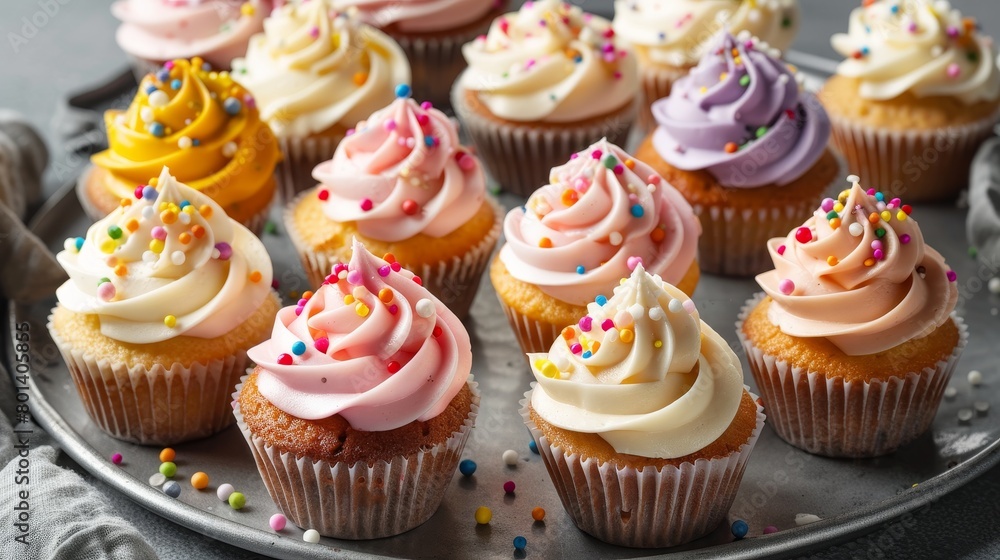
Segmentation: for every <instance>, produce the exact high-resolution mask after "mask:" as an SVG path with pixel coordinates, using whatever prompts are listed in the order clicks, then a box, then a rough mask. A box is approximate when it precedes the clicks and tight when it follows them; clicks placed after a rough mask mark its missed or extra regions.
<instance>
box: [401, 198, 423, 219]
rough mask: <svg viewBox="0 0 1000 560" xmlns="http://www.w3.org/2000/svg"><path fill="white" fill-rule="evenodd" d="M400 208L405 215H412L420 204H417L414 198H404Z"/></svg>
mask: <svg viewBox="0 0 1000 560" xmlns="http://www.w3.org/2000/svg"><path fill="white" fill-rule="evenodd" d="M402 208H403V213H404V214H406V215H407V216H412V215H414V214H416V213H417V211H418V210H420V205H418V204H417V203H416V201H414V200H410V199H406V200H404V201H403V206H402Z"/></svg>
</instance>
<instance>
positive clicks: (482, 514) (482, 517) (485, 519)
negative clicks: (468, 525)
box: [475, 506, 493, 525]
mask: <svg viewBox="0 0 1000 560" xmlns="http://www.w3.org/2000/svg"><path fill="white" fill-rule="evenodd" d="M475 518H476V523H478V524H480V525H488V524H489V523H490V520H491V519H493V512H492V511H491V510H490V508H488V507H486V506H479V507H478V508H476V514H475Z"/></svg>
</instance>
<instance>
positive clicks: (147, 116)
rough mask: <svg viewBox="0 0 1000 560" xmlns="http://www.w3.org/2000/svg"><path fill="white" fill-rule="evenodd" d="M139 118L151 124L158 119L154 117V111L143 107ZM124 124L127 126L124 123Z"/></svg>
mask: <svg viewBox="0 0 1000 560" xmlns="http://www.w3.org/2000/svg"><path fill="white" fill-rule="evenodd" d="M139 118H140V119H142V122H144V123H151V122H153V119H155V118H156V117H155V116H154V115H153V110H152V109H150V108H149V107H143V108H142V109H139ZM122 124H125V123H124V122H123V123H122Z"/></svg>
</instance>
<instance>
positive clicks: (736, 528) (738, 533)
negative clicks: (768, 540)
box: [732, 519, 750, 539]
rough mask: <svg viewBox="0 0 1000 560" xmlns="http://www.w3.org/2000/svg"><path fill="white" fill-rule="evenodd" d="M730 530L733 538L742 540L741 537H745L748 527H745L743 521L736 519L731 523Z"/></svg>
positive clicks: (745, 523) (745, 524) (748, 530)
mask: <svg viewBox="0 0 1000 560" xmlns="http://www.w3.org/2000/svg"><path fill="white" fill-rule="evenodd" d="M732 530H733V536H734V537H736V538H737V539H742V538H743V537H745V536H747V533H749V532H750V526H749V525H747V522H746V521H743V520H742V519H737V520H736V521H733V528H732Z"/></svg>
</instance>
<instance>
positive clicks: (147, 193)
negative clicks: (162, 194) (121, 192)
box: [142, 185, 156, 200]
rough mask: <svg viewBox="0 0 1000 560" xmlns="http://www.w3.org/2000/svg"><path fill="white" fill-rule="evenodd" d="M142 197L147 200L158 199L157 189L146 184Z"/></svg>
mask: <svg viewBox="0 0 1000 560" xmlns="http://www.w3.org/2000/svg"><path fill="white" fill-rule="evenodd" d="M142 198H145V199H146V200H156V189H154V188H153V187H150V186H149V185H146V186H145V187H143V188H142Z"/></svg>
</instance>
